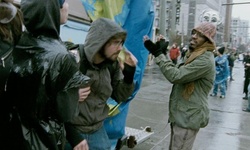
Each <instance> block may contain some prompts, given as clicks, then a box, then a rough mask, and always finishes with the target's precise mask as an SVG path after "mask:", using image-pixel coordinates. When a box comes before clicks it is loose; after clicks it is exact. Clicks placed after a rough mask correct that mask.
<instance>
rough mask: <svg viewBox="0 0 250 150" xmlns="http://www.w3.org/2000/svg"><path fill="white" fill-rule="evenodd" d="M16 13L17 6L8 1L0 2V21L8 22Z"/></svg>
mask: <svg viewBox="0 0 250 150" xmlns="http://www.w3.org/2000/svg"><path fill="white" fill-rule="evenodd" d="M16 13H17V8H16V7H15V6H14V5H13V4H11V3H9V2H3V1H2V2H0V23H2V24H7V23H9V22H10V21H11V20H12V19H13V18H14V17H15V16H16Z"/></svg>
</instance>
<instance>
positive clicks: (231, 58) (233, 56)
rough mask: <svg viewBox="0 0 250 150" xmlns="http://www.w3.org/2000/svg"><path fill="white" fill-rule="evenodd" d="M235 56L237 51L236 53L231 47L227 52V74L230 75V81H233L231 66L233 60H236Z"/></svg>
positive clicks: (232, 65)
mask: <svg viewBox="0 0 250 150" xmlns="http://www.w3.org/2000/svg"><path fill="white" fill-rule="evenodd" d="M236 58H237V53H236V50H235V49H233V50H232V52H230V53H229V55H228V58H227V59H228V65H229V71H230V72H229V73H230V74H229V75H230V81H234V79H233V67H234V61H235V60H236Z"/></svg>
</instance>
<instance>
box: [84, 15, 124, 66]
mask: <svg viewBox="0 0 250 150" xmlns="http://www.w3.org/2000/svg"><path fill="white" fill-rule="evenodd" d="M117 33H126V32H125V30H123V29H122V28H121V27H120V26H119V25H118V24H117V23H115V22H114V21H112V20H110V19H107V18H99V19H97V20H95V21H94V22H93V23H92V24H91V27H90V29H89V32H88V35H87V37H86V40H85V44H84V49H85V53H86V56H87V59H88V61H89V62H91V64H92V63H93V56H94V55H95V54H96V53H97V52H98V51H99V50H100V49H101V48H102V47H103V46H104V44H105V43H106V42H107V41H108V40H109V39H110V38H111V37H112V36H114V35H116V34H117Z"/></svg>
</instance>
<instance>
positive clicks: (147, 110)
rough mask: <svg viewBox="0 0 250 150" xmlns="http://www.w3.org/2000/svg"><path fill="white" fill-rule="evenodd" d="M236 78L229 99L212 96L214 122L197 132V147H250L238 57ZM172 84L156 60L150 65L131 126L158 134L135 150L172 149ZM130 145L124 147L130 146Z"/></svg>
mask: <svg viewBox="0 0 250 150" xmlns="http://www.w3.org/2000/svg"><path fill="white" fill-rule="evenodd" d="M233 74H234V79H235V81H231V82H228V90H227V95H226V98H225V99H221V98H219V97H209V105H210V122H209V124H208V126H207V127H206V128H202V129H201V130H200V132H199V133H198V135H197V138H196V141H195V144H194V147H193V150H249V149H250V126H249V124H250V113H247V112H243V111H242V109H243V108H245V107H246V106H247V101H246V100H243V99H242V97H243V96H244V95H243V82H244V66H243V64H242V62H240V61H236V62H235V67H234V70H233ZM171 87H172V84H170V83H169V82H168V81H167V80H166V79H165V78H164V76H163V75H162V74H161V72H160V70H159V68H158V66H156V65H155V63H153V64H152V65H151V66H147V68H146V70H145V74H144V77H143V81H142V85H141V88H140V90H139V92H138V93H137V95H136V97H135V98H134V100H133V101H132V102H131V103H130V110H129V114H128V117H127V125H126V126H128V127H132V128H136V129H141V127H145V126H150V127H151V129H152V131H153V132H154V134H153V135H152V136H151V137H150V138H149V139H147V140H146V141H144V142H143V143H140V144H138V145H136V146H135V147H134V148H133V149H135V150H168V146H169V140H170V127H169V124H168V123H167V121H168V102H169V94H170V91H171ZM128 149H129V148H127V147H126V146H124V147H123V148H122V150H128Z"/></svg>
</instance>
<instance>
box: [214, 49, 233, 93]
mask: <svg viewBox="0 0 250 150" xmlns="http://www.w3.org/2000/svg"><path fill="white" fill-rule="evenodd" d="M224 51H225V47H221V48H219V49H218V51H217V56H216V57H215V66H216V67H215V70H216V75H215V80H214V88H213V93H212V94H211V95H210V96H217V93H218V89H220V92H221V95H220V98H225V96H226V89H227V83H226V82H227V78H228V76H229V66H228V60H227V55H225V54H224Z"/></svg>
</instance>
